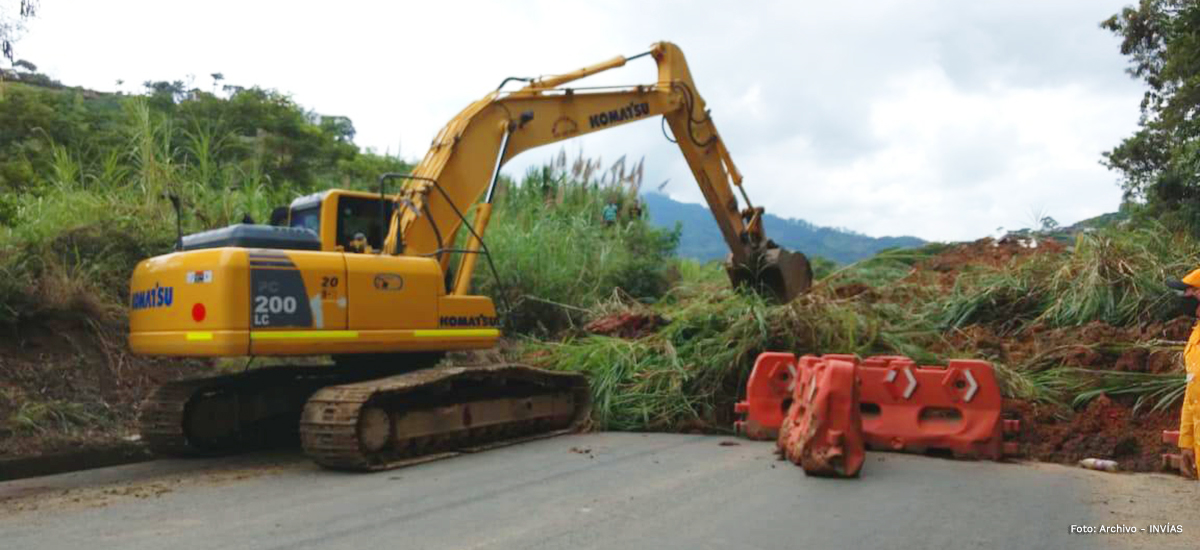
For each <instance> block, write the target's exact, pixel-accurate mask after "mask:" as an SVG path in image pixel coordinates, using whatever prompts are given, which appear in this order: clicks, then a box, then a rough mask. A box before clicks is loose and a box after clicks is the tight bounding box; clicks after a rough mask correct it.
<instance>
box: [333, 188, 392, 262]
mask: <svg viewBox="0 0 1200 550" xmlns="http://www.w3.org/2000/svg"><path fill="white" fill-rule="evenodd" d="M386 204H387V209H386V210H385V213H384V218H383V219H384V220H387V219H390V217H391V215H392V207H393V205H394V204H395V203H393V202H392V201H387V203H386ZM385 223H386V222H383V221H382V220H380V216H379V199H374V198H372V199H366V198H361V197H345V196H343V197H338V216H337V224H338V228H337V244H338V245H341V246H343V247H346V248H349V245H350V241H352V240H354V235H355V234H358V233H362V234H363V235H364V236H366V237H367V244H369V245H371V248H372V249H373V250H379V249H380V248H382V246H383V233H384V227H385V225H384V224H385Z"/></svg>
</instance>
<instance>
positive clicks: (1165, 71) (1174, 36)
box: [1100, 0, 1200, 230]
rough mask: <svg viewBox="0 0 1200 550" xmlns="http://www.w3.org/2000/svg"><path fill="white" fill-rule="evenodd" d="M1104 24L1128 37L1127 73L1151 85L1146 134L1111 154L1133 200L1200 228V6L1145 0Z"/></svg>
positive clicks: (1145, 102)
mask: <svg viewBox="0 0 1200 550" xmlns="http://www.w3.org/2000/svg"><path fill="white" fill-rule="evenodd" d="M1100 26H1101V27H1102V28H1104V29H1107V30H1109V31H1111V32H1113V33H1114V34H1116V35H1117V36H1118V37H1120V38H1121V54H1122V55H1125V56H1127V57H1128V58H1129V68H1128V69H1127V72H1128V73H1129V75H1130V76H1132V77H1134V78H1138V79H1141V80H1142V81H1143V82H1144V83H1145V84H1146V88H1147V89H1146V92H1145V94H1144V96H1143V98H1142V104H1141V115H1142V116H1141V119H1140V121H1139V126H1140V127H1139V129H1138V131H1137V132H1135V133H1134V134H1133V135H1132V136H1130V137H1128V138H1126V139H1125V140H1124V141H1122V142H1121V144H1120V145H1118V146H1116V147H1114V148H1113V149H1112V150H1111V151H1108V152H1106V153H1104V160H1103V164H1104V165H1105V166H1107V167H1108V168H1110V169H1112V170H1115V171H1117V172H1118V173H1120V175H1121V178H1122V179H1121V186H1122V189H1123V190H1124V191H1125V197H1126V199H1127V200H1130V201H1134V202H1139V203H1144V205H1145V208H1146V210H1147V211H1148V212H1147V213H1148V214H1150V215H1154V216H1157V217H1160V218H1163V219H1164V220H1166V221H1167V222H1168V223H1180V224H1182V225H1184V226H1187V227H1189V228H1191V229H1193V230H1200V4H1197V3H1196V2H1194V1H1192V0H1141V1H1140V2H1139V3H1138V4H1137V5H1136V6H1128V7H1125V8H1124V9H1122V10H1121V12H1120V13H1118V14H1116V15H1113V16H1112V17H1110V18H1109V19H1107V20H1105V21H1103V22H1102V23H1101V24H1100Z"/></svg>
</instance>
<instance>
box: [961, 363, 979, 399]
mask: <svg viewBox="0 0 1200 550" xmlns="http://www.w3.org/2000/svg"><path fill="white" fill-rule="evenodd" d="M963 372H965V373H966V374H967V383H969V384H970V385H971V389H969V390H967V396H966V397H964V398H963V401H966V402H967V403H970V402H971V400H972V399H974V398H975V392H977V391H979V383H978V382H975V377H974V376H973V375H971V371H969V370H964V371H963Z"/></svg>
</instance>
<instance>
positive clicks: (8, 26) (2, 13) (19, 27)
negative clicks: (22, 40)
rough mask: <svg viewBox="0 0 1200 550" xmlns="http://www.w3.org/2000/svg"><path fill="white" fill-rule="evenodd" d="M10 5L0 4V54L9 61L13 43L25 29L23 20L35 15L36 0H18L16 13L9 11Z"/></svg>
mask: <svg viewBox="0 0 1200 550" xmlns="http://www.w3.org/2000/svg"><path fill="white" fill-rule="evenodd" d="M9 10H11V7H9V6H6V5H4V4H0V55H3V56H4V58H5V59H7V60H8V61H9V62H10V63H11V62H12V61H13V60H14V57H13V56H14V55H15V53H16V52H15V50H13V43H14V42H16V41H17V39H18V38H19V37H20V36H19V35H20V33H21V32H22V31H24V30H25V21H27V20H29V19H30V18H32V17H33V16H35V15H37V10H38V1H37V0H20V2H19V3H18V5H17V10H16V14H15V15H14V14H12V13H10V11H9Z"/></svg>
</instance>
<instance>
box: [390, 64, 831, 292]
mask: <svg viewBox="0 0 1200 550" xmlns="http://www.w3.org/2000/svg"><path fill="white" fill-rule="evenodd" d="M642 56H650V57H653V59H654V60H655V61H656V62H657V64H658V81H657V82H656V83H654V84H648V85H639V86H629V87H619V88H610V89H590V88H582V89H574V88H570V87H565V85H567V84H569V83H571V82H573V81H575V80H578V79H581V78H584V77H587V76H590V75H593V74H596V73H599V72H603V71H607V70H610V69H613V68H617V67H621V66H624V65H625V64H626V62H628V61H629V60H631V59H636V58H638V57H642ZM510 80H511V79H510ZM522 80H526V81H528V84H527V85H526V86H525V87H523V88H520V89H518V90H514V91H510V92H504V91H501V90H497V91H495V92H492V93H490V94H488V95H487V96H485V97H484V98H483V99H480V100H479V101H476V102H474V103H472V104H471V105H470V106H469V107H467V108H466V109H464V110H463V111H462V112H461V113H459V115H458V116H456V117H455V118H454V119H453V120H451V121H450V122H449V123H448V124H447V125H446V126H445V127H444V128H443V129H442V130H441V131H440V132H439V133H438V134H437V136H436V137H435V138H434V140H433V144H432V146H431V147H430V149H429V152H428V153H426V155H425V158H424V159H423V160H422V161H421V163H420V164H418V165H417V167H416V168H415V169H414V170H413V172H412V174H411V177H410V178H409V179H408V181H407V182H406V183H405V185H404V186H403V188H402V189H401V191H400V193H399V195H398V196H397V197H396V201H397V204H399V205H401V206H400V207H399V208H397V209H395V210H394V213H393V214H392V218H391V222H390V224H389V227H388V232H387V238H386V240H385V242H384V246H383V248H384V252H387V253H392V254H397V253H402V254H415V255H426V256H429V255H434V256H438V257H439V259H440V260H441V262H442V267H443V269H446V268H448V267H449V265H448V263H449V260H450V256H449V255H448V254H440V253H441V252H442V251H446V250H449V249H451V248H453V243H454V242H455V240H454V239H455V235H456V232H457V231H458V229H459V227H460V225H461V223H462V221H463V220H462V219H460V216H459V214H460V213H461V212H463V211H465V210H467V207H468V206H472V205H476V206H474V208H475V211H476V213H477V214H476V218H475V223H473V224H472V225H473V229H474V230H475V232H476V233H478V234H482V233H483V231H484V230H485V229H486V225H487V217H488V213H489V212H490V207H491V197H492V193H491V192H490V191H489V189H491V188H494V186H495V184H496V178H497V175H498V172H499V170H500V168H501V167H502V166H503V165H504V163H505V162H507V161H508V160H510V159H512V158H513V157H515V156H516V155H518V154H520V153H521V152H523V151H526V150H528V149H532V148H534V147H538V146H541V145H546V144H549V143H554V142H557V141H562V140H565V139H570V138H573V137H576V136H581V135H584V134H589V133H592V132H598V131H601V130H606V129H608V128H613V127H616V126H620V125H623V124H627V123H630V122H635V121H639V120H643V119H649V118H652V117H656V116H662V117H664V118H665V119H666V123H667V124H668V125H670V127H671V131H672V132H673V134H674V136H675V141H676V143H677V144H678V145H679V149H680V151H681V152H682V153H683V156H684V158H685V159H686V160H687V163H688V166H689V167H691V170H692V173H693V175H694V176H695V178H696V183H697V185H699V187H700V190H701V192H702V193H703V195H704V198H705V200H706V201H707V203H708V206H709V210H710V211H711V212H712V214H713V217H714V219H715V220H716V222H717V226H718V227H719V228H720V230H721V235H722V236H723V237H724V239H725V243H726V245H727V246H728V247H729V250H730V255H729V261H728V264H727V269H728V271H729V275H730V278H731V280H732V281H733V283H734V284H735V285H738V286H751V287H754V288H755V289H758V290H763V291H766V292H768V293H769V294H770V295H772V296H774V297H776V298H777V299H779V300H780V301H783V302H787V301H790V300H791V299H792V298H794V297H795V296H796V295H798V294H800V293H802V292H804V291H806V290H807V289H808V287H809V286H810V285H811V282H812V271H811V268H810V267H809V264H808V260H807V258H805V257H804V256H803V255H802V254H798V253H794V252H789V251H787V250H785V249H782V248H780V247H778V246H776V245H775V244H774V243H772V242H771V241H770V240H769V239H767V238H766V235H765V234H764V231H763V222H762V218H763V209H762V208H761V207H755V206H754V205H753V204H751V203H750V200H749V196H748V195H747V194H746V191H745V189H744V188H743V187H742V175H741V172H739V171H738V169H737V167H736V166H735V165H734V163H733V159H732V158H731V156H730V154H729V150H728V149H727V148H726V147H725V143H724V141H723V140H722V139H721V136H720V134H719V133H718V132H717V128H716V125H715V124H714V122H713V120H712V117H711V116H710V115H709V113H708V109H707V108H706V106H705V103H704V99H703V98H701V97H700V94H699V93H698V92H697V91H696V87H695V84H694V82H693V81H692V76H691V73H690V72H689V71H688V67H687V62H686V61H685V60H684V56H683V52H682V51H680V50H679V48H678V47H677V46H675V45H674V44H671V43H668V42H659V43H657V44H655V45H654V46H653V48H652V49H651V50H650V51H648V52H646V53H644V54H640V55H637V56H633V57H630V58H625V57H617V58H614V59H610V60H608V61H604V62H602V63H598V64H596V65H592V66H589V67H584V68H582V69H579V70H576V71H572V72H569V73H565V74H561V75H555V76H549V77H543V78H538V79H522ZM506 82H507V80H506ZM438 187H440V189H437V188H438ZM734 189H737V192H736V194H735V191H734ZM739 195H740V197H741V203H742V206H741V207H739V200H738V196H739ZM481 200H482V202H480V201H481ZM426 216H428V217H429V218H430V219H432V220H434V223H428V222H426V221H423V220H421V218H423V217H426ZM470 244H471V246H478V243H477V242H476V241H475V239H472V242H471V243H470ZM474 256H475V255H474V254H466V255H464V256H463V259H462V260H460V261H461V262H462V263H461V264H460V266H459V269H458V270H457V279H456V281H457V282H456V284H455V288H454V293H455V294H466V293H468V292H469V283H470V276H471V273H472V271H473V269H474Z"/></svg>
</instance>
